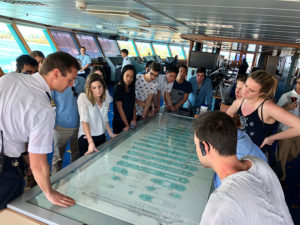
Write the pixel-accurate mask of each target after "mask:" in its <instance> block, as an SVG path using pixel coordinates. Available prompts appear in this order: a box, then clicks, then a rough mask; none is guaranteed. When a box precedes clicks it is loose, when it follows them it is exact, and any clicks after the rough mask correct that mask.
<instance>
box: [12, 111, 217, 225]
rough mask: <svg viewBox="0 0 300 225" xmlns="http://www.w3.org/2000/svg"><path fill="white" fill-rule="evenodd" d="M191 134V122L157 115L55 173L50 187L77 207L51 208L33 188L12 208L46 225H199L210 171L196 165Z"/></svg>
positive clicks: (206, 194)
mask: <svg viewBox="0 0 300 225" xmlns="http://www.w3.org/2000/svg"><path fill="white" fill-rule="evenodd" d="M193 136H194V134H193V120H192V119H191V118H187V117H181V116H176V115H173V114H159V115H158V116H156V117H155V118H153V119H152V120H148V121H144V123H142V124H140V125H139V126H138V127H137V128H135V129H132V130H131V131H128V132H127V133H126V134H124V133H123V134H120V135H118V137H116V138H114V139H112V140H110V141H108V142H106V143H104V144H103V145H101V146H99V148H98V150H100V152H99V153H97V154H94V155H92V157H91V155H90V157H89V156H84V157H82V158H80V159H78V160H77V161H76V162H74V163H72V164H71V165H70V166H68V167H66V168H64V169H63V170H61V171H59V172H58V173H57V174H55V175H56V180H55V181H54V183H53V188H54V189H55V190H58V191H59V192H61V193H63V194H66V195H69V196H71V197H72V198H74V199H75V200H76V205H74V206H72V207H69V208H61V207H56V206H53V205H52V204H51V203H50V202H49V201H48V200H47V199H46V197H45V195H44V194H43V193H40V191H39V190H38V189H35V190H30V191H29V192H28V193H26V194H27V196H28V197H26V199H25V198H22V197H20V198H19V200H20V202H19V203H17V202H15V203H13V204H15V205H13V207H14V209H16V210H17V211H18V210H22V212H24V211H25V212H26V215H29V216H30V215H35V218H37V217H38V218H39V219H40V218H43V221H44V222H46V223H47V224H82V223H83V224H89V225H93V224H99V221H102V224H117V225H121V224H122V225H129V224H131V225H132V224H134V225H140V224H144V225H153V224H160V225H171V224H172V225H198V224H199V222H200V219H201V215H202V212H203V210H204V207H205V205H206V202H207V200H208V197H209V194H210V192H211V190H212V185H213V183H212V180H213V175H214V173H213V171H212V170H211V169H208V168H204V167H203V166H202V165H201V164H200V163H199V159H198V157H197V153H196V151H195V145H194V142H193ZM24 201H25V202H24ZM41 208H43V209H46V210H47V211H45V214H44V215H41V214H42V213H40V211H41V210H40V209H41ZM79 212H80V213H79ZM62 216H63V218H62ZM59 217H61V218H60V219H61V220H60V221H59V219H57V218H59ZM103 218H104V219H103ZM63 219H64V220H65V219H68V221H69V222H68V223H67V222H63ZM70 220H73V221H72V222H71V221H70ZM116 220H118V221H117V222H116ZM75 221H76V222H77V223H75Z"/></svg>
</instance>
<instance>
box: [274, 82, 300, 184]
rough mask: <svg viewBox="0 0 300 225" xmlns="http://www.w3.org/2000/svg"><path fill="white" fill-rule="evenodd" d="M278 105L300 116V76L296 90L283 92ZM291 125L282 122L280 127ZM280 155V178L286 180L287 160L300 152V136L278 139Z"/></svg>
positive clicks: (283, 128) (286, 127) (284, 128)
mask: <svg viewBox="0 0 300 225" xmlns="http://www.w3.org/2000/svg"><path fill="white" fill-rule="evenodd" d="M277 105H279V106H281V107H283V108H284V109H286V110H287V111H289V112H290V113H293V114H294V115H296V116H298V117H300V77H297V79H296V86H295V89H294V90H291V91H289V92H287V93H285V94H283V95H282V96H281V97H280V99H279V101H278V103H277ZM288 128H289V127H288V126H286V125H284V124H280V125H279V129H280V130H281V131H284V130H287V129H288ZM278 147H279V156H278V160H279V161H280V162H281V168H282V174H283V176H282V177H281V178H280V180H285V178H286V170H285V166H286V162H287V160H292V159H294V158H296V157H297V156H298V154H300V136H298V137H294V138H288V139H282V140H279V141H278Z"/></svg>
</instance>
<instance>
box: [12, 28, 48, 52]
mask: <svg viewBox="0 0 300 225" xmlns="http://www.w3.org/2000/svg"><path fill="white" fill-rule="evenodd" d="M18 29H19V30H20V32H21V34H22V36H23V37H24V39H25V41H26V42H27V44H28V46H29V48H30V50H31V51H34V50H39V51H41V52H43V54H44V55H45V56H47V55H49V54H51V53H53V50H52V48H51V45H50V44H49V42H48V40H47V38H46V36H45V34H44V32H43V29H41V28H36V27H28V26H23V25H18Z"/></svg>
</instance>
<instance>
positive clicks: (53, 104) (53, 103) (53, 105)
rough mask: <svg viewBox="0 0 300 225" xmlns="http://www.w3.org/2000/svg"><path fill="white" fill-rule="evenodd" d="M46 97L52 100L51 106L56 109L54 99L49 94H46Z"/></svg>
mask: <svg viewBox="0 0 300 225" xmlns="http://www.w3.org/2000/svg"><path fill="white" fill-rule="evenodd" d="M46 95H47V96H48V98H49V100H50V103H51V106H52V107H53V108H55V107H56V104H55V102H54V100H53V98H52V97H51V95H50V94H49V93H48V92H46Z"/></svg>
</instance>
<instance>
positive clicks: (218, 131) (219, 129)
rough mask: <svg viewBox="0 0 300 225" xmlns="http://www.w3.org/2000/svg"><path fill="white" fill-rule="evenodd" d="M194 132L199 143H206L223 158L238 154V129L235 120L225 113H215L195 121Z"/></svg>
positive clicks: (208, 113)
mask: <svg viewBox="0 0 300 225" xmlns="http://www.w3.org/2000/svg"><path fill="white" fill-rule="evenodd" d="M194 131H195V134H196V137H197V138H198V139H199V141H206V142H207V143H209V144H210V145H211V146H213V147H214V148H215V149H216V151H218V153H219V154H220V155H222V156H232V155H235V154H236V145H237V129H236V126H235V124H234V121H233V119H232V118H231V117H230V116H228V115H227V114H226V113H224V112H220V111H213V112H207V113H204V114H202V115H200V117H199V118H197V119H196V120H195V123H194Z"/></svg>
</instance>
